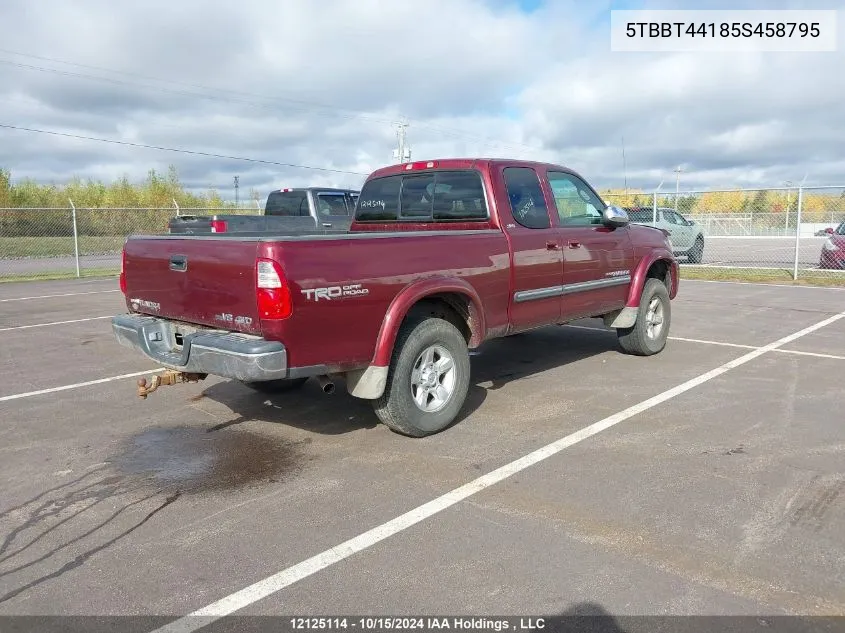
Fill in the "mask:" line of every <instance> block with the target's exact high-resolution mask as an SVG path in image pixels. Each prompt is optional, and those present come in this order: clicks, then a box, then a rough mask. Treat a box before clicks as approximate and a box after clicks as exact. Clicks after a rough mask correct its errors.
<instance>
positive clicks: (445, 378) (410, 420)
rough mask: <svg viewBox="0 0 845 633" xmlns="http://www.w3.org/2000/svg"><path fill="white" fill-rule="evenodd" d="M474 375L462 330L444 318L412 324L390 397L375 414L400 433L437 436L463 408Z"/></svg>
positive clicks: (391, 375)
mask: <svg viewBox="0 0 845 633" xmlns="http://www.w3.org/2000/svg"><path fill="white" fill-rule="evenodd" d="M469 373H470V361H469V350H468V349H467V343H466V340H465V339H464V337H463V334H461V332H460V331H459V330H458V328H456V327H455V326H454V325H453V324H452V323H449V322H448V321H445V320H443V319H439V318H430V317H416V318H412V319H409V320H408V321H407V322H405V323H404V324H403V325H402V327H401V329H400V330H399V334H398V336H397V339H396V346H395V347H394V351H393V357H392V359H391V362H390V368H389V370H388V375H387V382H386V384H385V388H384V393H383V394H382V395H381V397H380V398H378V399H377V400H374V401H373V409H374V410H375V413H376V415H377V416H378V418H379V419H380V420H381V421H382V422H383V423H384V424H385V426H387V427H388V428H390V429H391V430H392V431H395V432H396V433H400V434H402V435H407V436H410V437H423V436H426V435H431V434H433V433H437V432H439V431H442V430H443V429H444V428H446V427H447V426H449V425H450V424H451V423H452V422H453V421H454V420H455V418H456V417H457V415H458V413H459V412H460V410H461V407H463V405H464V401H465V400H466V396H467V392H468V390H469Z"/></svg>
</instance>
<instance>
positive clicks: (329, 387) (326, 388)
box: [317, 376, 334, 394]
mask: <svg viewBox="0 0 845 633" xmlns="http://www.w3.org/2000/svg"><path fill="white" fill-rule="evenodd" d="M317 382H319V383H320V389H322V390H323V393H327V394H331V393H334V383H333V382H332V380H331V379H330V378H329V377H328V376H317Z"/></svg>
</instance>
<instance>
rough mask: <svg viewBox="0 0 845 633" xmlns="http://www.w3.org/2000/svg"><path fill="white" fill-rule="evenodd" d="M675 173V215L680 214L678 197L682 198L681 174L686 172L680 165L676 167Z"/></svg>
mask: <svg viewBox="0 0 845 633" xmlns="http://www.w3.org/2000/svg"><path fill="white" fill-rule="evenodd" d="M673 171H674V172H675V173H676V174H677V176H676V177H675V213H677V212H678V197H679V196H680V190H681V173H683V171H684V170H683V169H682V168H681V166H680V165H678V166H677V167H675V169H674V170H673Z"/></svg>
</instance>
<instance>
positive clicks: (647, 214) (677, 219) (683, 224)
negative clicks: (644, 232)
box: [625, 207, 704, 264]
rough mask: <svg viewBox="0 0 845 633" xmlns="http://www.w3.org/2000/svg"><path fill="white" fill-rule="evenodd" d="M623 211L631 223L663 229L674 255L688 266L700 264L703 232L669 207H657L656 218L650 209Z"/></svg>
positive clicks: (702, 253) (702, 254)
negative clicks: (667, 235)
mask: <svg viewBox="0 0 845 633" xmlns="http://www.w3.org/2000/svg"><path fill="white" fill-rule="evenodd" d="M625 211H626V212H627V213H628V217H629V218H630V219H631V222H634V223H636V224H644V225H646V226H653V227H655V228H658V229H665V230H666V231H667V232H668V233H669V241H670V242H671V243H672V250H673V251H674V252H675V255H677V256H680V257H686V258H687V261H688V262H689V263H690V264H700V263H701V261H702V259H703V258H704V231H703V230H702V228H701V227H700V226H698V225H697V224H696V223H695V222H693V221H692V220H687V219H686V218H685V217H684V216H682V215H681V214H680V213H678V212H677V211H675V210H674V209H672V208H670V207H657V214H656V215H657V217H656V218H655V212H654V209H653V208H651V207H633V208H627V209H625Z"/></svg>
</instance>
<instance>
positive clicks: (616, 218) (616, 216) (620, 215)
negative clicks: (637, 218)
mask: <svg viewBox="0 0 845 633" xmlns="http://www.w3.org/2000/svg"><path fill="white" fill-rule="evenodd" d="M602 219H603V220H604V223H605V224H607V225H608V226H626V225H627V224H628V223H629V222H630V221H631V219H630V218H629V217H628V214H627V213H625V211H624V210H623V209H622V208H620V207H617V206H616V205H614V204H609V205H607V206H606V207H605V209H604V212H602Z"/></svg>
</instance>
